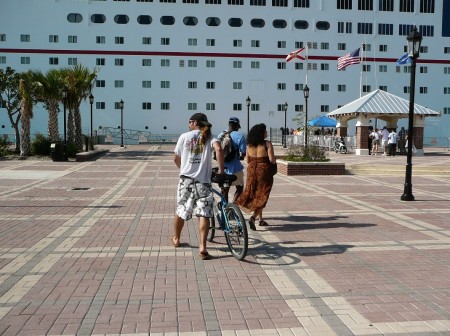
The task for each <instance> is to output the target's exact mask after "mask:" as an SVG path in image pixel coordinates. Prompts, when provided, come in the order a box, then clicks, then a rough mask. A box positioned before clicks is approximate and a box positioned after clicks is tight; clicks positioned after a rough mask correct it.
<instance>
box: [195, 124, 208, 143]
mask: <svg viewBox="0 0 450 336" xmlns="http://www.w3.org/2000/svg"><path fill="white" fill-rule="evenodd" d="M209 139H211V128H210V127H209V126H200V138H199V139H198V141H199V143H200V144H202V145H205V144H206V143H207V142H208V140H209Z"/></svg>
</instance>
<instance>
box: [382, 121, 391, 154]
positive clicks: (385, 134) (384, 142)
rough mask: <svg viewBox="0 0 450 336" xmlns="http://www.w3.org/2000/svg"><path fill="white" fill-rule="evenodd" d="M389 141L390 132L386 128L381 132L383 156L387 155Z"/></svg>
mask: <svg viewBox="0 0 450 336" xmlns="http://www.w3.org/2000/svg"><path fill="white" fill-rule="evenodd" d="M388 140H389V131H388V129H387V128H386V126H384V127H383V129H382V130H381V147H382V148H383V155H387V154H388V153H387V146H388Z"/></svg>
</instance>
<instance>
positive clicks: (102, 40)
mask: <svg viewBox="0 0 450 336" xmlns="http://www.w3.org/2000/svg"><path fill="white" fill-rule="evenodd" d="M20 40H21V41H22V42H30V41H31V36H30V35H28V34H22V35H21V37H20ZM5 41H6V34H0V42H5ZM95 41H96V43H97V44H106V36H96V37H95ZM49 42H50V43H59V35H49ZM67 42H68V43H70V44H75V43H78V36H76V35H69V36H68V37H67ZM114 43H115V44H125V37H123V36H115V37H114ZM142 44H143V45H151V44H152V38H151V37H143V38H142ZM160 45H162V46H169V45H171V41H170V38H169V37H161V39H160ZM187 45H188V46H191V47H196V46H198V39H197V38H188V39H187ZM205 45H206V46H207V47H216V39H206V41H205ZM232 46H233V47H235V48H241V47H243V41H242V40H238V39H235V40H232ZM306 46H307V47H308V49H318V48H319V43H317V42H306V43H305V42H300V41H295V42H294V46H293V47H294V48H296V49H299V48H303V47H306ZM250 47H252V48H260V47H261V41H260V40H251V41H250ZM276 47H277V48H278V49H285V48H287V47H288V45H287V42H286V41H277V42H276ZM363 48H364V51H372V45H371V44H364V45H363ZM403 48H404V51H405V52H406V51H407V50H406V48H407V47H406V46H404V47H403ZM320 49H322V50H329V49H330V44H329V43H328V42H320ZM337 50H343V51H344V50H347V44H346V43H341V42H338V43H337ZM378 51H379V52H387V51H388V45H387V44H379V45H378ZM443 52H444V54H450V47H446V46H444V47H443ZM420 53H421V54H424V53H428V47H427V46H421V47H420Z"/></svg>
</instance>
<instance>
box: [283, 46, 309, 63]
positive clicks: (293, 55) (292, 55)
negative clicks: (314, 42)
mask: <svg viewBox="0 0 450 336" xmlns="http://www.w3.org/2000/svg"><path fill="white" fill-rule="evenodd" d="M303 50H305V48H301V49H298V50H296V51H293V52H291V53H289V55H287V56H286V62H290V61H292V60H293V59H294V58H298V59H301V60H304V59H305V58H304V57H303V56H300V55H299V54H300V53H301V52H302V51H303Z"/></svg>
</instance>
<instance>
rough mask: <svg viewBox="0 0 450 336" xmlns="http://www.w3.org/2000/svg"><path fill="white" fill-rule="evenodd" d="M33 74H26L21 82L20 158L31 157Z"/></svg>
mask: <svg viewBox="0 0 450 336" xmlns="http://www.w3.org/2000/svg"><path fill="white" fill-rule="evenodd" d="M31 80H32V78H31V74H30V73H24V74H22V78H21V79H20V82H19V96H20V115H21V126H22V127H21V132H20V135H21V142H20V156H28V155H30V145H31V137H30V128H31V118H33V99H32V89H31V87H30V86H31Z"/></svg>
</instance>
